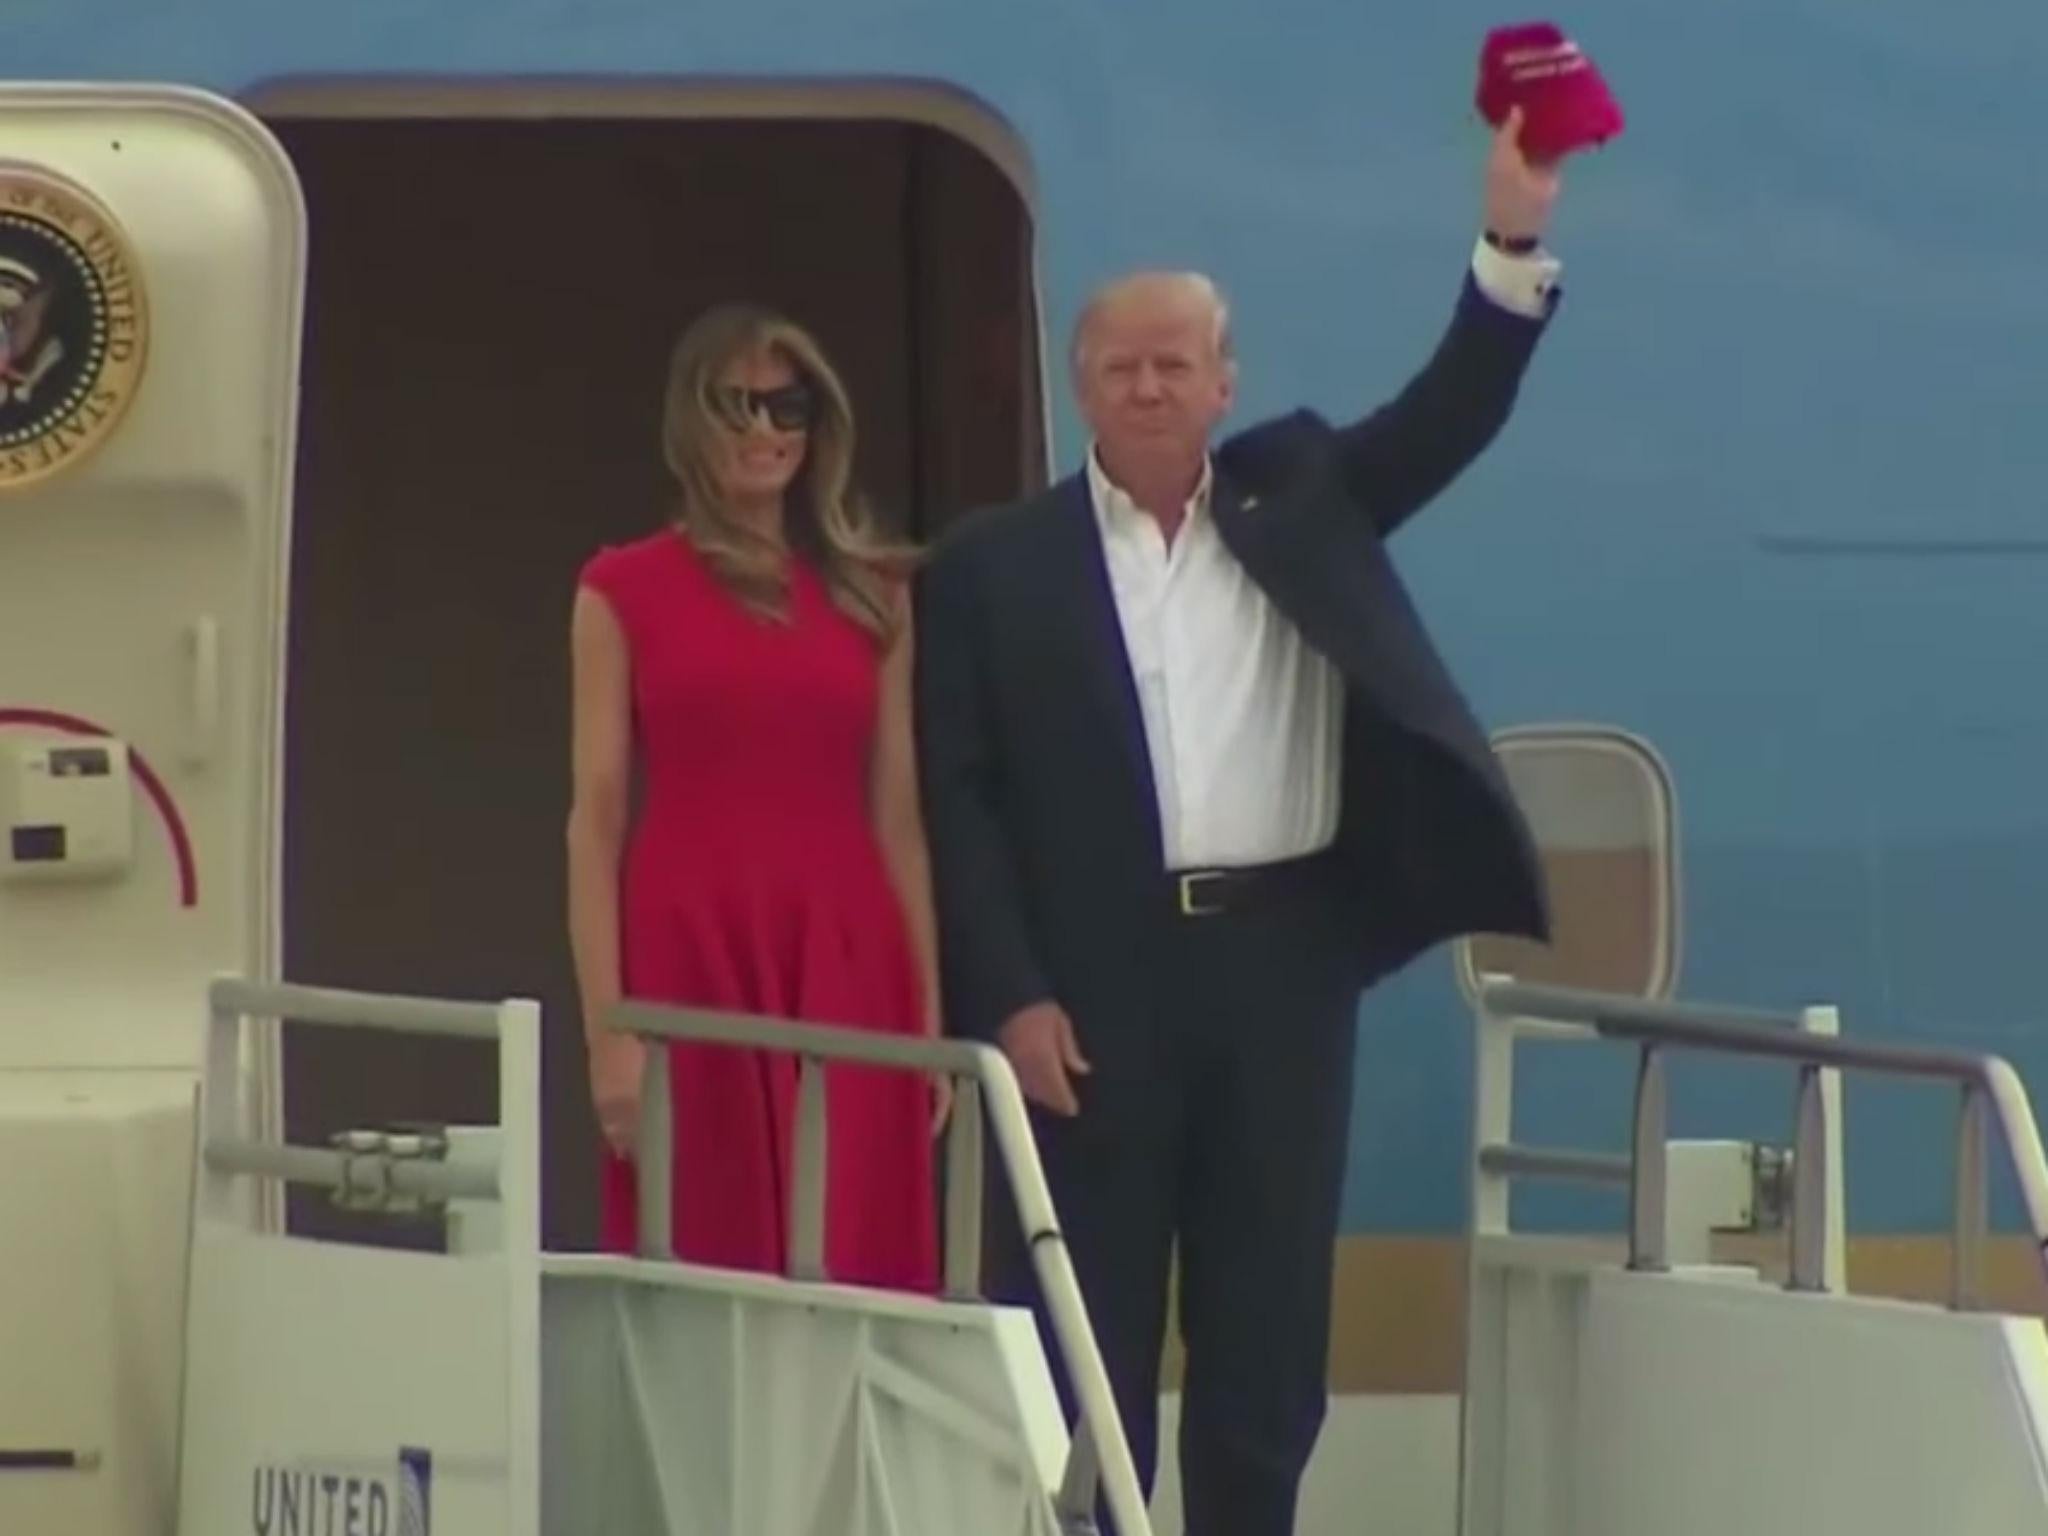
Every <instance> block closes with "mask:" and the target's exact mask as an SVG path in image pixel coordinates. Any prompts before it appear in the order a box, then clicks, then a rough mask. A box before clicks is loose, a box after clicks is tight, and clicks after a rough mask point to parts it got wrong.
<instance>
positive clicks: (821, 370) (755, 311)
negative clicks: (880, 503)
mask: <svg viewBox="0 0 2048 1536" xmlns="http://www.w3.org/2000/svg"><path fill="white" fill-rule="evenodd" d="M764 350H765V351H769V352H772V353H774V354H776V355H777V356H779V357H781V358H782V359H783V361H785V362H787V363H788V364H789V366H790V367H791V368H793V369H794V370H795V371H796V374H797V377H798V378H799V379H800V380H801V381H802V382H803V383H805V384H807V385H809V387H810V391H811V396H812V400H813V402H814V407H815V409H814V413H813V417H812V421H811V425H810V429H809V432H808V434H807V439H806V442H805V444H804V456H803V462H802V463H801V464H800V465H799V466H798V468H797V472H796V477H795V479H793V480H792V481H791V482H790V485H789V490H788V492H787V494H786V497H785V501H784V507H783V522H784V527H783V534H784V537H785V539H786V540H787V541H788V546H789V550H790V551H791V552H792V553H794V554H796V555H798V556H801V557H802V558H804V559H807V560H809V561H810V562H811V564H812V566H813V567H814V568H815V569H816V570H817V573H818V575H819V577H820V579H821V580H823V582H824V583H825V588H826V590H827V591H828V592H829V593H830V594H831V597H832V602H833V604H834V605H835V606H836V607H837V608H839V610H840V611H841V612H843V613H845V614H846V615H847V616H848V617H849V618H851V619H853V620H854V622H855V623H857V624H859V625H860V626H861V627H862V628H863V629H865V630H867V631H868V632H869V634H871V635H873V636H874V637H875V638H876V640H877V641H878V642H882V643H886V642H887V641H888V640H889V639H890V638H891V637H892V636H893V634H894V632H895V629H896V626H897V623H898V616H897V611H896V608H895V605H894V604H893V603H892V602H891V595H890V577H891V576H892V575H907V574H908V573H909V571H910V569H911V567H912V565H913V564H914V563H915V559H916V555H915V551H914V550H912V549H911V548H910V547H909V546H907V545H903V544H899V543H896V542H894V541H892V540H890V539H888V538H886V537H884V536H883V535H882V533H881V532H880V531H879V530H878V529H877V527H876V525H875V522H874V519H873V517H872V515H871V514H870V512H869V509H868V505H867V502H866V500H865V498H863V497H862V496H861V495H860V493H859V492H858V491H857V490H856V489H855V488H854V486H853V483H852V481H853V447H854V427H853V407H852V405H851V404H850V403H849V402H848V400H847V395H846V387H845V386H844V385H843V384H842V383H841V382H840V380H839V375H838V374H837V373H836V372H835V371H834V370H833V367H832V365H831V363H830V362H829V361H827V360H826V357H825V352H824V349H823V348H822V347H820V346H819V345H818V343H817V340H816V338H814V337H813V336H812V335H811V334H810V333H809V332H808V331H806V330H805V329H804V328H803V327H802V326H800V325H798V324H796V323H795V322H794V321H792V320H789V319H787V318H785V317H784V316H782V315H779V314H776V313H775V312H774V311H772V310H768V309H764V308H761V307H760V306H758V305H753V304H722V305H719V306H718V307H717V308H715V309H711V310H708V311H706V312H705V313H704V314H702V315H700V316H698V317H697V319H696V320H694V321H692V322H691V323H690V325H689V327H688V328H687V329H685V330H684V332H683V334H682V335H681V336H680V337H678V338H677V340H676V344H675V349H674V350H673V351H672V352H671V353H670V355H669V365H668V389H667V393H666V396H665V399H664V401H663V404H662V413H661V447H662V457H663V458H664V459H666V460H667V462H668V467H669V472H670V473H671V474H673V475H674V476H675V477H676V484H677V486H678V488H679V490H680V492H681V494H680V496H679V497H678V499H677V505H676V512H675V524H676V527H677V528H678V529H679V530H680V531H681V533H682V534H683V536H684V537H685V538H687V539H688V540H689V541H690V542H691V543H692V544H693V545H695V546H696V548H697V550H698V551H699V552H700V553H701V554H702V555H703V557H704V559H705V561H706V563H707V564H709V565H710V567H711V569H712V572H713V574H715V575H716V576H717V577H718V579H719V580H720V581H721V582H723V583H724V584H725V586H726V587H727V588H728V589H729V590H730V591H731V592H732V593H733V595H734V596H735V597H737V598H738V599H739V600H740V601H741V602H742V603H743V604H745V605H746V606H747V607H748V608H749V609H751V610H752V611H754V612H755V613H758V614H760V615H761V616H762V617H764V618H770V619H779V620H780V619H787V617H788V613H789V573H788V568H787V563H786V561H785V558H784V555H783V551H782V549H781V547H780V546H778V545H777V544H776V543H775V542H774V540H773V539H771V538H769V537H768V536H767V535H764V534H763V533H761V532H760V530H759V529H757V528H755V527H754V526H753V525H752V524H751V523H749V522H748V521H747V520H746V519H744V518H742V517H739V516H736V515H735V514H734V513H733V512H732V510H731V509H730V507H728V506H727V504H726V500H725V492H724V488H723V485H722V483H721V481H720V478H719V474H718V464H719V459H720V455H721V453H722V451H723V446H724V444H725V443H726V442H728V441H729V440H730V434H731V432H732V428H731V426H730V425H728V417H727V415H726V414H725V413H724V412H723V411H722V410H721V408H720V406H719V402H718V397H717V389H718V385H719V381H720V379H721V378H722V377H723V375H724V373H725V370H726V369H727V368H728V367H730V366H731V365H732V363H734V362H735V361H737V360H738V359H740V358H742V357H747V356H750V355H752V354H754V353H757V352H761V351H764Z"/></svg>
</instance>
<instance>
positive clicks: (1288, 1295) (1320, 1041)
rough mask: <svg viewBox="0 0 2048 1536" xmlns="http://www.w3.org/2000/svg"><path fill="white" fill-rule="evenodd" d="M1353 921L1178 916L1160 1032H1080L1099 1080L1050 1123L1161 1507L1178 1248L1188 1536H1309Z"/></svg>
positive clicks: (998, 1270)
mask: <svg viewBox="0 0 2048 1536" xmlns="http://www.w3.org/2000/svg"><path fill="white" fill-rule="evenodd" d="M1340 911H1341V909H1340V908H1339V907H1338V905H1337V903H1336V902H1335V901H1334V900H1333V899H1331V898H1329V897H1328V896H1326V895H1324V894H1323V893H1322V892H1321V891H1320V889H1319V888H1317V887H1316V886H1315V885H1314V884H1313V883H1311V884H1310V885H1309V886H1308V887H1307V888H1293V889H1289V890H1287V891H1285V892H1284V893H1281V894H1278V895H1269V896H1268V897H1267V898H1266V899H1264V900H1260V901H1257V902H1254V903H1251V904H1248V905H1247V906H1246V907H1245V908H1243V909H1242V910H1234V911H1231V912H1227V913H1223V914H1219V915H1215V916H1207V917H1180V916H1177V915H1176V916H1172V917H1170V918H1169V919H1168V927H1167V932H1166V934H1165V936H1164V937H1163V939H1162V942H1161V948H1160V953H1159V955H1158V956H1157V964H1156V972H1155V975H1156V981H1155V982H1154V984H1153V985H1151V986H1150V987H1149V988H1148V991H1149V992H1150V994H1151V996H1152V998H1153V1001H1154V1005H1155V1006H1153V1007H1152V1008H1151V1009H1150V1011H1149V1013H1148V1014H1147V1016H1144V1017H1133V1018H1119V1019H1079V1018H1077V1019H1076V1021H1075V1023H1076V1027H1077V1029H1078V1030H1079V1032H1080V1034H1081V1036H1082V1042H1081V1049H1082V1053H1083V1054H1084V1055H1085V1056H1087V1057H1088V1059H1089V1061H1090V1064H1091V1065H1092V1067H1093V1069H1094V1070H1093V1071H1092V1073H1090V1074H1089V1075H1088V1076H1087V1077H1085V1078H1082V1079H1081V1080H1080V1084H1079V1096H1080V1100H1081V1106H1082V1108H1081V1113H1080V1115H1079V1116H1078V1117H1076V1118H1074V1119H1071V1120H1069V1119H1062V1118H1060V1117H1058V1116H1054V1115H1050V1114H1045V1113H1042V1112H1039V1111H1037V1110H1036V1109H1035V1108H1034V1114H1033V1129H1034V1131H1035V1132H1036V1135H1037V1138H1038V1145H1039V1153H1040V1156H1041V1157H1042V1158H1043V1160H1044V1163H1045V1169H1046V1177H1047V1181H1048V1183H1049V1184H1050V1185H1051V1188H1052V1194H1053V1200H1054V1203H1055V1205H1056V1207H1057V1209H1058V1214H1059V1217H1060V1222H1061V1226H1062V1228H1063V1229H1064V1231H1065V1233H1066V1238H1067V1244H1068V1247H1069V1250H1070V1251H1071V1253H1072V1255H1073V1261H1074V1267H1075V1270H1076V1272H1077V1273H1078V1275H1079V1278H1080V1284H1081V1290H1082V1294H1083V1297H1084V1298H1085V1300H1086V1302H1087V1305H1088V1311H1089V1319H1090V1322H1091V1323H1092V1325H1093V1327H1094V1330H1095V1335H1096V1338H1097V1341H1098V1343H1099V1344H1100V1346H1101V1349H1102V1352H1103V1356H1104V1360H1105V1362H1106V1364H1107V1366H1108V1370H1109V1376H1110V1382H1111V1385H1112V1387H1113V1388H1114V1389H1115V1392H1116V1398H1117V1407H1118V1411H1119V1413H1120V1415H1121V1417H1122V1419H1123V1423H1124V1429H1125V1432H1126V1434H1127V1435H1128V1436H1129V1438H1130V1441H1131V1449H1132V1452H1133V1455H1134V1456H1135V1458H1136V1460H1137V1463H1138V1472H1139V1476H1140V1478H1141V1479H1142V1481H1143V1483H1144V1487H1145V1492H1146V1494H1147V1496H1148V1497H1149V1496H1150V1494H1151V1491H1152V1486H1153V1479H1154V1474H1155V1469H1156V1466H1157V1460H1158V1398H1159V1378H1160V1353H1161V1349H1162V1346H1163V1343H1164V1335H1165V1330H1166V1312H1167V1295H1168V1280H1169V1275H1170V1274H1171V1272H1172V1267H1173V1261H1174V1256H1175V1250H1176V1245H1177V1247H1178V1256H1179V1276H1178V1279H1179V1310H1180V1332H1181V1337H1182V1340H1183V1341H1184V1343H1185V1346H1186V1374H1185V1381H1184V1384H1183V1393H1182V1403H1181V1406H1182V1422H1181V1433H1180V1466H1181V1488H1182V1495H1183V1504H1184V1508H1185V1512H1186V1522H1187V1527H1186V1528H1187V1532H1188V1536H1290V1533H1291V1532H1292V1531H1293V1529H1294V1510H1295V1500H1296V1493H1297V1489H1298V1486H1299V1483H1300V1479H1301V1474H1302V1471H1303V1469H1304V1467H1305V1466H1306V1465H1307V1463H1308V1457H1309V1453H1310V1451H1311V1450H1312V1449H1313V1448H1314V1445H1315V1441H1316V1437H1317V1434H1318V1433H1319V1432H1320V1430H1321V1428H1322V1422H1323V1413H1324V1407H1325V1403H1326V1400H1327V1387H1326V1382H1327V1357H1328V1346H1329V1317H1330V1273H1331V1264H1332V1257H1333V1249H1334V1245H1335V1240H1336V1227H1337V1206H1338V1200H1339V1197H1340V1195H1341V1192H1342V1186H1343V1178H1344V1166H1345V1154H1346V1144H1347V1136H1348V1131H1349V1126H1350V1113H1351V1083H1352V1057H1353V1047H1354V1040H1355V1037H1356V1027H1355V1026H1356V1008H1357V1000H1358V990H1359V989H1358V983H1357V978H1356V973H1355V972H1354V971H1353V969H1352V965H1351V961H1350V959H1349V955H1350V954H1351V953H1352V951H1353V949H1354V946H1353V945H1351V944H1350V943H1348V942H1347V941H1346V937H1345V935H1344V934H1343V932H1342V931H1341V929H1340V928H1339V926H1338V914H1339V912H1340ZM991 1235H992V1239H994V1241H992V1245H991V1259H992V1261H993V1262H992V1268H993V1274H992V1280H993V1281H994V1285H993V1286H992V1289H993V1290H994V1292H995V1294H997V1295H999V1296H1001V1297H1003V1298H1005V1299H1007V1300H1011V1301H1016V1302H1028V1303H1030V1304H1032V1305H1033V1306H1034V1308H1035V1310H1037V1312H1038V1318H1039V1328H1040V1332H1041V1336H1042V1337H1043V1339H1044V1340H1045V1349H1046V1354H1047V1357H1048V1360H1049V1361H1050V1362H1051V1363H1052V1366H1053V1378H1054V1381H1055V1382H1056V1384H1057V1385H1058V1387H1059V1390H1060V1394H1061V1398H1062V1400H1063V1402H1064V1404H1065V1406H1066V1410H1067V1414H1068V1417H1069V1420H1070V1421H1071V1420H1072V1419H1073V1417H1074V1413H1075V1408H1074V1400H1073V1396H1072V1392H1071V1388H1070V1387H1069V1384H1068V1382H1067V1380H1066V1376H1065V1372H1064V1370H1063V1369H1062V1368H1061V1363H1060V1360H1059V1356H1058V1352H1057V1349H1056V1346H1055V1345H1054V1343H1053V1339H1052V1334H1051V1330H1050V1327H1049V1325H1048V1322H1047V1319H1046V1316H1045V1313H1044V1310H1043V1307H1042V1306H1039V1305H1038V1297H1037V1288H1036V1285H1035V1284H1034V1283H1033V1282H1032V1280H1031V1277H1030V1272H1029V1266H1028V1259H1027V1257H1026V1256H1025V1255H1024V1253H1023V1252H1022V1244H1021V1243H1020V1242H1017V1241H1016V1228H1015V1223H1014V1220H1012V1221H1008V1222H1003V1221H1001V1220H1000V1219H999V1220H998V1222H997V1225H996V1227H995V1229H994V1231H993V1232H992V1234H991ZM1104 1528H1105V1529H1108V1528H1109V1526H1108V1523H1107V1520H1106V1518H1105V1521H1104Z"/></svg>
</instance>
